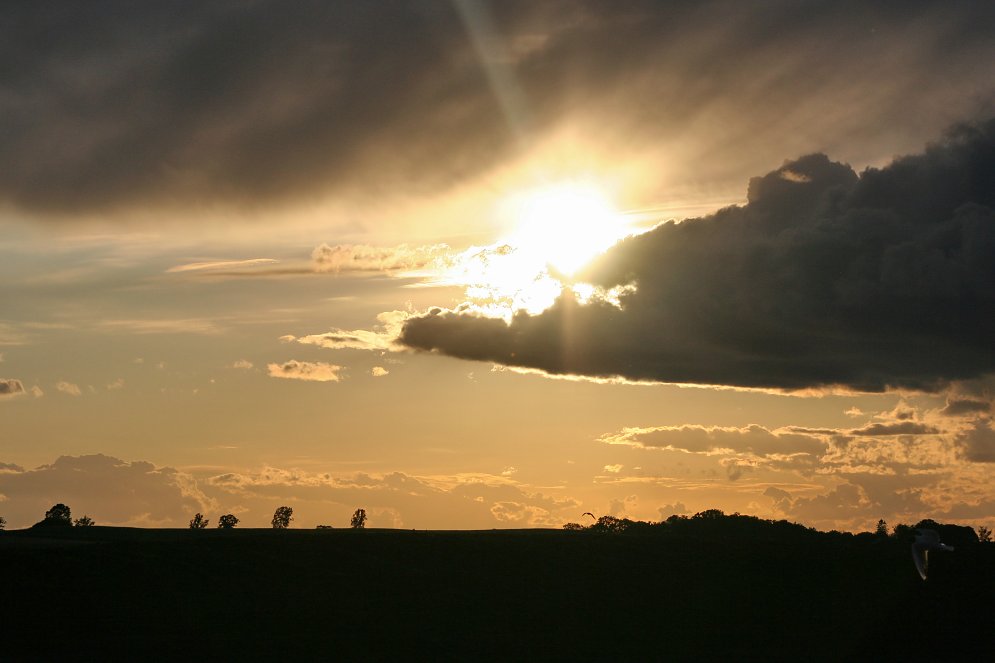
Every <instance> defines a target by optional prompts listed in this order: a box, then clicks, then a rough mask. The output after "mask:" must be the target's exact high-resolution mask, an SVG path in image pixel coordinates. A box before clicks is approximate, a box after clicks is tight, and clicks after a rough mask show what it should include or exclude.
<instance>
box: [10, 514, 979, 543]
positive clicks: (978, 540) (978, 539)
mask: <svg viewBox="0 0 995 663" xmlns="http://www.w3.org/2000/svg"><path fill="white" fill-rule="evenodd" d="M0 520H3V518H0ZM0 529H3V527H2V526H0ZM978 541H980V542H981V543H991V542H992V531H991V530H990V529H989V528H987V527H985V526H984V525H982V526H981V527H979V528H978Z"/></svg>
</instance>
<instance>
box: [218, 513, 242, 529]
mask: <svg viewBox="0 0 995 663" xmlns="http://www.w3.org/2000/svg"><path fill="white" fill-rule="evenodd" d="M235 525H238V518H237V517H236V516H235V515H234V514H231V513H226V514H225V515H223V516H221V517H220V518H218V529H232V528H233V527H235Z"/></svg>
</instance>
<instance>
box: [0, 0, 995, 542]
mask: <svg viewBox="0 0 995 663" xmlns="http://www.w3.org/2000/svg"><path fill="white" fill-rule="evenodd" d="M993 26H995V6H992V5H990V4H988V3H978V2H973V1H970V2H969V1H957V0H946V1H944V2H927V1H920V2H908V1H904V2H875V3H866V2H847V1H843V2H822V1H815V0H811V1H802V2H777V1H770V2H741V1H740V2H720V1H705V2H696V3H686V2H666V1H664V2H629V1H625V0H623V1H621V2H612V3H603V2H593V1H591V2H585V1H583V0H581V1H576V2H574V1H571V2H556V1H544V2H517V1H508V2H505V1H502V2H486V1H485V0H451V1H431V0H418V1H414V0H408V1H406V0H397V1H387V0H385V1H378V2H366V3H355V2H297V3H289V4H288V3H279V2H274V1H268V0H259V1H254V2H211V1H207V2H196V3H186V2H173V3H156V4H150V3H133V2H123V1H122V2H114V1H108V2H92V3H75V2H51V3H43V4H40V3H8V4H6V5H4V6H3V8H2V9H0V63H2V64H0V516H3V517H4V518H5V519H6V520H7V523H8V527H9V528H19V527H26V526H29V525H31V524H32V523H34V522H36V521H37V520H39V519H41V517H42V516H43V515H44V512H45V510H47V509H48V508H49V507H50V506H52V505H53V504H55V503H56V502H63V503H66V504H68V505H69V506H70V507H71V508H72V510H73V514H74V516H79V515H82V514H87V515H89V516H90V517H91V518H93V519H94V520H95V521H96V522H97V524H102V525H128V526H142V527H184V526H186V524H187V522H188V521H189V519H190V518H191V517H192V516H193V515H194V514H195V513H198V512H200V513H203V514H204V515H206V516H207V517H208V518H210V520H211V525H212V526H213V525H214V524H215V523H216V522H217V518H218V517H219V516H220V515H222V514H224V513H233V514H235V515H237V516H238V517H239V519H240V521H241V526H248V527H265V526H268V525H269V522H270V519H271V517H272V515H273V512H274V510H275V509H276V508H277V507H278V506H290V507H292V508H293V509H294V516H295V520H294V522H293V524H292V526H294V527H314V526H316V525H318V524H329V525H333V526H336V527H344V526H347V525H348V522H349V517H350V515H351V514H352V512H353V511H354V510H355V509H357V508H365V509H366V511H367V513H368V517H369V520H368V524H369V526H371V527H399V528H417V529H422V528H436V529H469V528H472V529H489V528H519V527H560V526H561V525H562V524H564V523H566V522H571V521H572V522H577V521H581V520H582V514H583V513H584V512H592V513H594V514H595V515H597V516H601V515H613V516H617V517H628V518H633V519H641V520H653V521H656V520H660V519H663V518H666V517H668V516H670V515H674V514H678V515H690V514H693V513H695V512H697V511H702V510H705V509H713V508H715V509H721V510H723V511H726V512H727V513H732V512H739V513H745V514H752V515H756V516H759V517H762V518H776V519H780V518H785V519H788V520H791V521H794V522H799V523H802V524H805V525H808V526H812V527H817V528H819V529H823V530H829V529H839V530H845V531H860V530H866V529H872V528H873V527H874V525H875V523H876V522H877V521H878V519H881V518H883V519H885V520H886V521H887V522H888V523H889V524H891V525H895V524H898V523H902V522H904V523H908V524H912V523H915V522H918V521H919V520H920V519H922V518H933V519H935V520H939V521H943V522H955V523H963V524H969V525H973V526H979V525H986V526H988V527H992V526H993V525H995V481H993V480H992V479H993V478H995V471H993V469H995V421H993V415H995V351H993V348H995V344H993V341H992V339H993V338H995V211H993V210H995V78H993V77H992V76H991V65H990V63H991V62H993V61H995V38H993V37H995V34H993Z"/></svg>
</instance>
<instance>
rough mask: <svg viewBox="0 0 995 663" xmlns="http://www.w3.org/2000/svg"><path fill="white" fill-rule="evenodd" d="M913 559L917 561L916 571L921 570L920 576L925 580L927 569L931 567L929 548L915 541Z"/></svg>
mask: <svg viewBox="0 0 995 663" xmlns="http://www.w3.org/2000/svg"><path fill="white" fill-rule="evenodd" d="M912 561H913V562H915V565H916V571H918V572H919V577H920V578H922V579H923V580H925V579H926V570H927V568H928V567H929V550H927V549H926V548H924V547H923V546H921V545H919V544H918V543H913V544H912Z"/></svg>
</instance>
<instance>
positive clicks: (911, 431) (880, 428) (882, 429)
mask: <svg viewBox="0 0 995 663" xmlns="http://www.w3.org/2000/svg"><path fill="white" fill-rule="evenodd" d="M939 432H940V431H939V430H938V429H936V428H934V427H933V426H927V425H926V424H923V423H920V422H917V421H899V422H895V423H883V424H882V423H878V424H868V425H867V426H864V427H863V428H854V429H853V430H851V431H849V433H850V434H851V435H863V436H867V437H873V436H878V435H935V434H937V433H939Z"/></svg>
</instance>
